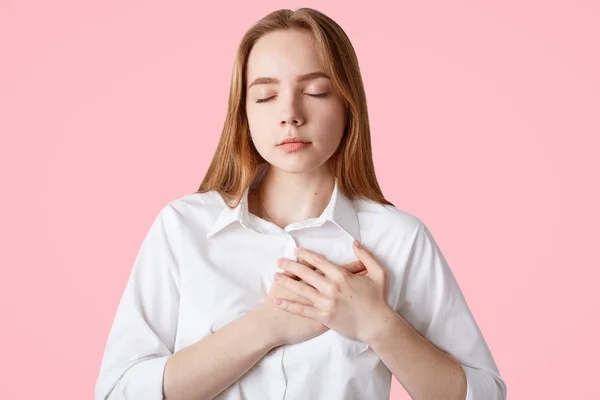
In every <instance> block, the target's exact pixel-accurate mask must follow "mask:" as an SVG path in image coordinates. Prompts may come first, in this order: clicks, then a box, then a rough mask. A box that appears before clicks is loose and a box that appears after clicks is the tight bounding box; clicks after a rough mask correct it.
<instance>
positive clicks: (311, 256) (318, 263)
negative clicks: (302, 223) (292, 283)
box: [292, 247, 348, 286]
mask: <svg viewBox="0 0 600 400" xmlns="http://www.w3.org/2000/svg"><path fill="white" fill-rule="evenodd" d="M296 255H297V256H298V257H299V258H302V259H303V260H306V261H308V262H309V263H310V264H312V265H314V266H315V267H316V268H317V269H319V270H320V271H321V272H323V274H324V275H325V276H327V277H328V278H330V279H332V280H334V281H339V280H340V278H341V275H343V274H347V273H348V271H346V269H345V268H342V267H340V266H339V265H335V264H334V263H332V262H331V261H329V260H327V259H326V258H325V257H323V256H322V255H320V254H317V253H313V252H312V251H310V250H308V249H305V248H302V247H297V248H296ZM292 272H294V273H295V271H292ZM296 275H297V274H296ZM303 279H304V278H303ZM313 286H314V285H313Z"/></svg>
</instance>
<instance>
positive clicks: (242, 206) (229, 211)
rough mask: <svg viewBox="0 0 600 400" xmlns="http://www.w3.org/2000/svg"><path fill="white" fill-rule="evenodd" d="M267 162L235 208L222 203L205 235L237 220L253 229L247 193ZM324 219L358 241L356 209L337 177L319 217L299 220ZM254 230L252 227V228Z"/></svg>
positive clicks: (319, 221) (316, 222) (319, 222)
mask: <svg viewBox="0 0 600 400" xmlns="http://www.w3.org/2000/svg"><path fill="white" fill-rule="evenodd" d="M267 168H268V163H266V162H264V163H262V164H260V165H259V167H258V170H257V173H256V175H255V178H254V180H253V182H252V184H251V185H250V187H249V188H247V189H246V190H245V192H244V195H243V197H242V200H241V201H240V202H239V204H238V205H237V206H236V207H235V208H229V207H228V206H227V205H226V204H224V205H223V210H222V211H221V212H220V214H219V216H218V217H217V220H216V221H215V222H214V223H213V225H212V226H211V227H210V229H209V231H208V233H207V235H206V237H207V238H210V237H211V236H212V235H214V234H216V233H217V232H218V231H220V230H221V229H223V228H225V227H226V226H227V225H229V224H231V223H233V222H236V221H239V222H240V223H241V224H242V225H243V226H244V227H246V228H248V229H253V228H252V225H251V224H250V223H249V217H248V214H249V212H248V193H249V191H250V189H254V188H255V187H256V186H258V185H259V184H260V183H261V182H262V180H263V178H264V177H265V175H266V172H267ZM326 221H331V222H333V223H334V224H335V225H337V226H338V227H339V228H340V229H342V230H343V231H344V232H346V233H347V234H349V235H350V236H352V237H353V238H354V239H356V240H358V241H359V242H360V227H359V224H358V216H357V214H356V209H355V208H354V205H353V204H352V201H351V200H350V199H349V198H348V197H347V196H346V195H344V193H342V191H341V190H339V187H338V181H337V178H335V184H334V187H333V192H332V194H331V199H330V200H329V204H328V205H327V207H326V208H325V210H324V211H323V212H322V213H321V215H320V216H319V218H317V219H316V220H314V221H311V222H310V223H305V222H304V221H302V222H300V223H299V224H302V227H308V226H320V225H323V224H324V223H325V222H326ZM253 230H254V229H253Z"/></svg>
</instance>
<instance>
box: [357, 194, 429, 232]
mask: <svg viewBox="0 0 600 400" xmlns="http://www.w3.org/2000/svg"><path fill="white" fill-rule="evenodd" d="M353 204H354V207H355V209H356V213H357V217H358V220H359V224H360V226H361V231H363V229H366V230H376V231H379V232H381V233H385V234H394V236H396V235H401V236H415V235H417V234H418V233H420V232H422V231H423V230H424V229H426V227H425V224H424V222H423V221H422V220H421V219H420V218H419V217H417V216H416V215H415V214H412V213H410V212H408V211H406V210H403V209H400V208H397V207H395V206H392V205H389V204H380V203H376V202H374V201H372V200H365V199H356V200H353Z"/></svg>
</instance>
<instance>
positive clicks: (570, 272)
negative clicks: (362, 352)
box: [0, 0, 600, 400]
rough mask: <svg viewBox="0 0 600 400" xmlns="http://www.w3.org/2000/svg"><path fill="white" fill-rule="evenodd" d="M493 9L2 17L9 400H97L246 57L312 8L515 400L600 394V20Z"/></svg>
mask: <svg viewBox="0 0 600 400" xmlns="http://www.w3.org/2000/svg"><path fill="white" fill-rule="evenodd" d="M417 3H418V4H417ZM496 3H498V2H482V1H459V2H451V4H450V3H449V2H445V1H437V2H403V3H400V2H389V3H378V2H375V1H370V2H368V4H369V5H368V6H366V5H362V4H360V5H359V4H355V5H352V4H351V3H348V2H333V1H320V2H316V1H313V2H308V3H305V2H302V3H296V2H282V1H261V2H256V1H254V2H250V3H249V4H248V5H242V3H241V2H240V3H239V4H240V5H236V6H235V7H234V6H233V5H231V4H228V3H226V2H217V3H215V4H200V3H199V2H192V1H185V2H172V3H170V4H169V5H167V4H166V3H165V2H159V1H128V2H124V1H103V2H95V4H93V3H92V2H81V1H53V2H45V1H16V0H13V1H10V0H3V1H2V2H0V54H1V57H2V61H1V62H0V132H2V145H1V146H0V148H1V154H0V163H1V168H0V174H1V177H2V196H1V200H0V201H1V202H2V204H1V210H2V214H3V215H2V224H1V227H2V228H1V232H2V243H3V245H2V256H3V263H2V264H3V266H2V272H3V273H2V279H1V280H0V312H1V313H2V320H3V323H2V329H1V331H0V335H1V337H0V339H1V342H2V343H3V361H2V363H0V368H1V369H2V371H0V376H2V379H0V393H2V397H3V398H6V399H15V400H17V399H35V398H52V399H55V398H56V399H58V398H60V399H91V398H92V397H93V387H94V384H95V381H96V377H97V373H98V371H99V366H100V361H101V357H102V352H103V350H104V345H105V341H106V339H107V335H108V331H109V329H110V326H111V324H112V319H113V317H114V313H115V311H116V307H117V304H118V301H119V298H120V296H121V294H122V291H123V290H124V287H125V283H126V280H127V278H128V275H129V273H130V270H131V267H132V263H133V260H134V257H135V255H136V253H137V251H138V249H139V246H140V244H141V241H142V238H143V236H144V235H145V234H146V232H147V230H148V229H149V227H150V224H151V222H152V220H153V218H154V217H155V216H156V215H157V212H158V211H159V209H160V208H161V207H163V206H164V205H165V204H166V203H168V202H169V201H171V200H173V199H175V198H177V197H179V196H182V195H185V194H188V193H191V192H193V191H194V190H196V188H197V187H198V185H199V183H200V181H201V179H202V177H203V176H204V173H205V171H206V168H207V166H208V163H209V161H210V159H211V157H212V155H213V152H214V150H215V148H216V144H217V140H218V138H219V135H220V132H221V128H222V125H223V120H224V118H225V111H226V103H227V95H228V90H229V83H230V78H231V68H232V61H233V57H234V53H235V50H236V46H237V44H238V41H239V40H240V38H241V36H242V34H243V33H244V31H245V30H246V29H247V28H248V27H249V26H250V24H251V23H253V22H254V21H256V20H258V19H259V18H260V17H262V16H263V15H265V14H266V13H268V12H270V11H272V10H274V9H277V8H282V7H286V8H296V7H299V6H304V5H306V6H310V7H314V8H317V9H319V10H321V11H323V12H325V13H327V14H328V15H330V16H331V17H332V18H334V19H335V20H336V21H338V22H339V23H340V25H341V26H342V27H343V28H344V29H345V30H346V32H347V33H348V35H349V36H350V39H351V40H352V41H353V43H354V46H355V49H356V51H357V54H358V57H359V61H360V65H361V71H362V73H363V78H364V82H365V86H366V90H367V96H368V104H369V110H370V120H371V126H372V140H373V146H374V148H373V152H374V159H375V164H376V170H377V175H378V178H379V182H380V184H381V186H382V189H383V191H384V194H385V195H386V197H387V198H388V199H389V200H390V201H392V202H393V203H394V204H395V205H396V206H397V207H398V208H401V209H404V210H406V211H408V212H411V213H413V214H415V215H417V216H418V217H420V218H421V219H422V220H423V221H424V222H425V223H427V224H428V226H429V227H430V228H431V230H432V232H433V234H434V236H435V238H436V239H437V241H438V242H439V244H440V246H441V248H442V250H443V252H444V254H445V255H446V257H447V259H448V261H449V263H450V265H451V267H452V268H453V270H454V272H455V274H456V276H457V278H458V280H459V282H460V285H461V288H462V290H463V292H464V293H465V296H466V298H467V301H468V302H469V305H470V307H471V310H472V312H473V313H474V315H475V318H476V320H477V322H478V324H479V326H480V328H481V330H482V331H483V334H484V336H485V338H486V340H487V342H488V344H489V346H490V348H491V350H492V353H493V355H494V357H495V360H496V362H497V364H498V366H499V368H500V372H501V374H502V376H503V377H504V378H505V380H506V382H507V385H508V393H509V398H510V399H515V400H516V399H534V398H535V399H567V398H569V399H592V398H600V386H598V385H597V372H598V366H597V361H598V357H599V356H600V354H599V349H598V337H600V329H599V327H598V315H599V314H600V313H599V312H598V310H597V309H598V306H599V305H600V297H599V296H598V292H599V291H598V278H600V274H599V272H598V271H599V267H600V263H599V261H598V250H597V249H598V248H599V247H598V246H599V244H598V241H599V239H600V234H599V233H598V227H599V224H600V212H599V211H598V205H599V204H600V195H599V193H598V192H599V191H598V186H599V184H598V180H599V175H600V174H599V172H600V163H599V161H598V151H599V150H600V146H599V145H600V143H599V139H598V137H599V134H600V115H599V114H600V113H599V110H600V77H599V73H598V72H599V71H600V57H599V54H600V51H599V47H598V46H599V42H598V38H600V5H598V3H596V2H593V1H573V0H570V1H567V0H564V1H526V2H524V1H508V2H502V4H496ZM234 11H238V12H237V13H236V14H235V15H234V14H233V12H234ZM593 315H596V317H593ZM594 371H595V372H594ZM392 393H393V395H392V398H393V399H407V398H408V396H407V395H406V393H405V392H404V390H403V389H402V387H401V386H400V384H398V382H396V381H395V380H394V382H393V387H392Z"/></svg>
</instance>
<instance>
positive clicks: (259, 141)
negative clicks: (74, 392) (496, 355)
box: [96, 8, 506, 400]
mask: <svg viewBox="0 0 600 400" xmlns="http://www.w3.org/2000/svg"><path fill="white" fill-rule="evenodd" d="M356 243H362V244H363V246H362V248H361V247H359V246H358V245H356ZM295 250H298V251H299V252H298V253H296V252H295ZM279 261H282V262H279ZM278 272H279V273H278ZM392 374H393V375H394V376H395V377H396V378H397V379H398V381H399V382H400V383H401V384H402V385H403V387H404V388H405V389H406V390H407V392H408V393H409V394H410V395H411V397H413V398H415V399H423V398H445V399H465V398H468V399H486V400H490V399H491V400H494V399H505V398H506V386H505V384H504V381H503V380H502V379H501V377H500V375H499V372H498V369H497V367H496V365H495V363H494V360H493V358H492V355H491V354H490V351H489V349H488V347H487V345H486V342H485V340H484V338H483V337H482V335H481V332H480V331H479V329H478V327H477V324H476V322H475V320H474V319H473V316H472V314H471V313H470V311H469V308H468V306H467V304H466V302H465V299H464V297H463V295H462V293H461V291H460V289H459V286H458V284H457V282H456V280H455V278H454V275H453V274H452V272H451V270H450V268H449V267H448V265H447V263H446V261H445V259H444V257H443V255H442V253H441V251H440V249H439V248H438V246H437V245H436V243H435V241H434V239H433V237H432V236H431V232H430V231H429V230H428V229H427V227H426V226H425V225H424V224H423V223H422V222H421V221H420V220H419V219H418V218H417V217H415V216H413V215H410V214H408V213H407V212H404V211H401V210H399V209H397V208H395V207H394V206H393V204H391V203H390V202H389V201H387V200H385V199H384V197H383V195H382V194H381V191H380V189H379V186H378V184H377V180H376V178H375V172H374V167H373V162H372V158H371V144H370V131H369V122H368V115H367V107H366V99H365V93H364V89H363V84H362V80H361V77H360V72H359V67H358V62H357V59H356V55H355V53H354V50H353V47H352V45H351V43H350V41H349V40H348V38H347V36H346V35H345V33H344V32H343V30H342V29H341V28H340V27H339V26H338V25H337V24H336V23H335V22H334V21H332V20H331V19H330V18H328V17H327V16H325V15H323V14H322V13H320V12H318V11H316V10H313V9H309V8H302V9H298V10H296V11H291V10H279V11H276V12H273V13H271V14H269V15H267V16H266V17H264V18H263V19H261V20H260V21H258V22H257V23H256V24H255V25H254V26H253V27H252V28H251V29H250V30H249V31H248V32H247V33H246V35H245V36H244V37H243V39H242V42H241V44H240V47H239V50H238V54H237V58H236V62H235V66H234V70H233V76H232V85H231V92H230V99H229V110H228V114H227V119H226V121H225V127H224V129H223V132H222V136H221V140H220V142H219V145H218V148H217V151H216V154H215V156H214V158H213V160H212V163H211V164H210V166H209V168H208V171H207V173H206V176H205V178H204V180H203V182H202V184H201V185H200V188H199V190H198V191H197V192H196V193H192V194H190V195H186V196H183V197H182V198H179V199H176V200H174V201H173V202H171V203H170V204H168V205H167V206H166V207H164V208H163V209H162V210H161V212H160V213H159V215H158V216H157V218H156V220H155V221H154V223H153V224H152V226H151V228H150V230H149V232H148V234H147V236H146V238H145V239H144V242H143V244H142V246H141V249H140V251H139V253H138V256H137V258H136V260H135V263H134V266H133V270H132V272H131V276H130V279H129V282H128V284H127V287H126V288H125V291H124V294H123V297H122V299H121V302H120V304H119V307H118V310H117V313H116V316H115V319H114V323H113V326H112V329H111V331H110V334H109V338H108V341H107V344H106V349H105V354H104V358H103V360H102V365H101V369H100V374H99V376H98V381H97V384H96V399H122V398H127V399H162V398H163V397H164V398H166V399H211V398H218V399H228V400H241V399H250V400H268V399H327V400H336V399H339V400H342V399H369V400H377V399H381V400H383V399H388V398H389V393H390V385H391V375H392Z"/></svg>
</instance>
